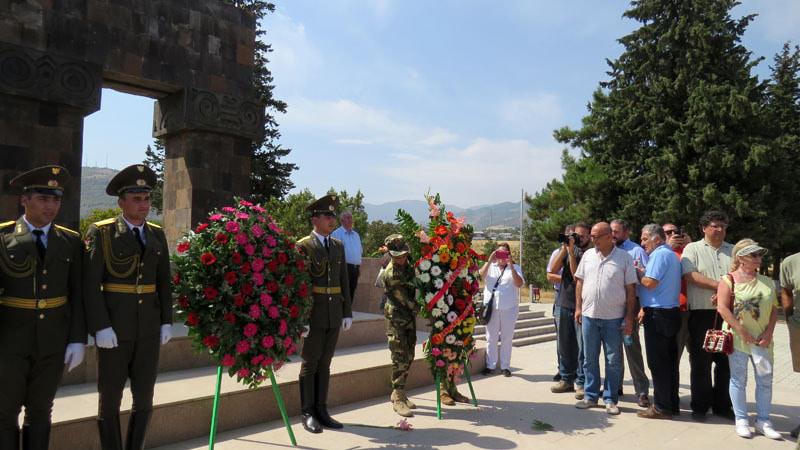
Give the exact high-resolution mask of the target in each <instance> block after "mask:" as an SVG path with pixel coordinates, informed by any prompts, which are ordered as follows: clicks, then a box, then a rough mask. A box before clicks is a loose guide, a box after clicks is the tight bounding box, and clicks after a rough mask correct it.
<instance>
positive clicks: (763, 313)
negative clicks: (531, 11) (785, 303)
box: [721, 275, 778, 354]
mask: <svg viewBox="0 0 800 450" xmlns="http://www.w3.org/2000/svg"><path fill="white" fill-rule="evenodd" d="M721 280H722V282H723V283H725V284H727V285H728V287H731V282H730V280H729V279H728V277H727V276H724V277H722V278H721ZM733 290H734V294H735V295H736V300H735V301H734V304H733V305H731V310H732V311H733V315H734V316H735V317H736V318H737V319H738V320H739V323H741V324H742V325H744V328H745V329H746V330H747V332H748V333H750V335H752V336H753V337H758V336H760V335H761V333H763V332H764V331H765V330H766V329H767V326H769V319H770V316H771V315H772V309H773V308H777V307H778V295H777V292H776V291H775V283H774V282H773V281H772V278H770V277H767V276H764V275H758V276H757V277H756V278H753V279H752V280H751V281H749V282H747V283H736V287H735V288H734V289H733ZM725 328H726V329H728V330H732V328H731V326H730V325H728V324H727V323H726V324H725ZM773 344H774V342H770V343H769V351H770V353H772V347H773ZM733 348H735V349H736V350H739V351H740V352H743V353H747V354H750V344H747V343H745V342H744V341H743V340H742V338H741V336H739V334H738V333H736V332H735V331H734V332H733Z"/></svg>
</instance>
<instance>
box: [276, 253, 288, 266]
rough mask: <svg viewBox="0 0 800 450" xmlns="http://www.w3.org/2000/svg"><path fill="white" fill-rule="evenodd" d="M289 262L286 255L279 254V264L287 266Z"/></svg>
mask: <svg viewBox="0 0 800 450" xmlns="http://www.w3.org/2000/svg"><path fill="white" fill-rule="evenodd" d="M287 261H289V257H288V256H286V253H283V252H280V253H278V262H279V263H280V264H286V262H287Z"/></svg>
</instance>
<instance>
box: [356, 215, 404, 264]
mask: <svg viewBox="0 0 800 450" xmlns="http://www.w3.org/2000/svg"><path fill="white" fill-rule="evenodd" d="M395 233H400V227H399V226H398V225H397V224H395V223H392V222H384V221H382V220H373V221H372V222H370V223H369V225H367V232H366V235H364V238H363V240H362V242H361V246H362V247H363V248H364V255H365V256H371V257H378V256H380V255H381V253H380V252H379V251H378V249H379V248H381V246H382V245H383V241H384V240H385V239H386V236H389V235H390V234H395Z"/></svg>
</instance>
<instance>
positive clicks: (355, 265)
mask: <svg viewBox="0 0 800 450" xmlns="http://www.w3.org/2000/svg"><path fill="white" fill-rule="evenodd" d="M347 265H348V266H353V267H360V266H361V264H350V263H347Z"/></svg>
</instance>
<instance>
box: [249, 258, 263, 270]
mask: <svg viewBox="0 0 800 450" xmlns="http://www.w3.org/2000/svg"><path fill="white" fill-rule="evenodd" d="M250 268H251V269H252V270H253V272H261V271H262V270H264V260H263V259H261V258H255V259H254V260H253V263H252V265H251V266H250Z"/></svg>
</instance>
